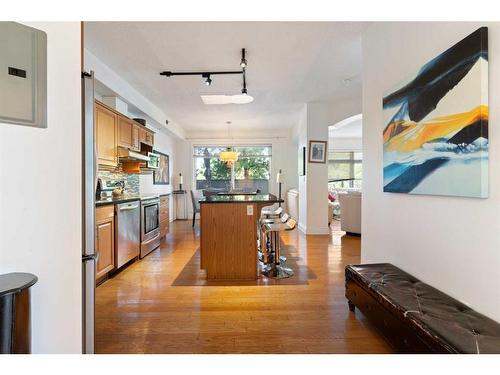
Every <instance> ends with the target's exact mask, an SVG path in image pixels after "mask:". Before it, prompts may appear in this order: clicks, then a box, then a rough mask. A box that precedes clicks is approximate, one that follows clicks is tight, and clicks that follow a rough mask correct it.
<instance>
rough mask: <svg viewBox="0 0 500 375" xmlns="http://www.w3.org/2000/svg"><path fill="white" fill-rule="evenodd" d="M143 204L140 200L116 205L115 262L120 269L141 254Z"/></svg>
mask: <svg viewBox="0 0 500 375" xmlns="http://www.w3.org/2000/svg"><path fill="white" fill-rule="evenodd" d="M140 207H141V202H140V201H139V200H137V201H133V202H127V203H120V204H117V205H115V212H116V224H115V225H116V229H115V233H116V236H115V261H116V268H120V267H121V266H123V265H124V264H125V263H127V262H128V261H130V260H132V259H134V258H135V257H138V256H139V254H140V252H141V210H140Z"/></svg>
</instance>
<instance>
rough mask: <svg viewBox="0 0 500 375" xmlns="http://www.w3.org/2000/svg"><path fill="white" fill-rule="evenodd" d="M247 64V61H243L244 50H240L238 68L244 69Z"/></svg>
mask: <svg viewBox="0 0 500 375" xmlns="http://www.w3.org/2000/svg"><path fill="white" fill-rule="evenodd" d="M247 65H248V63H247V59H245V49H244V48H242V49H241V62H240V66H241V68H242V69H245V68H246V67H247Z"/></svg>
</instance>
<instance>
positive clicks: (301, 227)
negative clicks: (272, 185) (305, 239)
mask: <svg viewBox="0 0 500 375" xmlns="http://www.w3.org/2000/svg"><path fill="white" fill-rule="evenodd" d="M299 230H300V231H301V232H302V233H303V234H307V233H306V232H307V228H306V227H305V226H304V225H302V223H299Z"/></svg>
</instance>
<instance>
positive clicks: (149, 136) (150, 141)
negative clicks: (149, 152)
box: [139, 128, 154, 147]
mask: <svg viewBox="0 0 500 375" xmlns="http://www.w3.org/2000/svg"><path fill="white" fill-rule="evenodd" d="M153 134H154V133H153V132H152V131H151V130H147V129H145V128H142V129H139V140H140V142H141V143H144V144H146V145H148V146H151V147H153V145H154V135H153Z"/></svg>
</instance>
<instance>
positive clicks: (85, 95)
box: [82, 72, 98, 354]
mask: <svg viewBox="0 0 500 375" xmlns="http://www.w3.org/2000/svg"><path fill="white" fill-rule="evenodd" d="M94 131H95V128H94V73H93V72H90V73H87V72H82V141H83V147H82V152H83V155H82V162H83V168H82V170H83V176H82V180H83V186H82V203H83V204H82V206H83V212H82V214H83V238H82V240H83V241H82V242H83V246H82V286H83V290H82V292H83V293H82V296H83V304H82V306H83V311H82V318H83V326H82V329H83V332H82V338H83V342H82V352H83V353H84V354H92V353H94V316H95V301H94V300H95V272H96V262H97V258H98V253H97V250H96V245H95V191H96V185H97V157H96V151H95V136H94Z"/></svg>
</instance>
